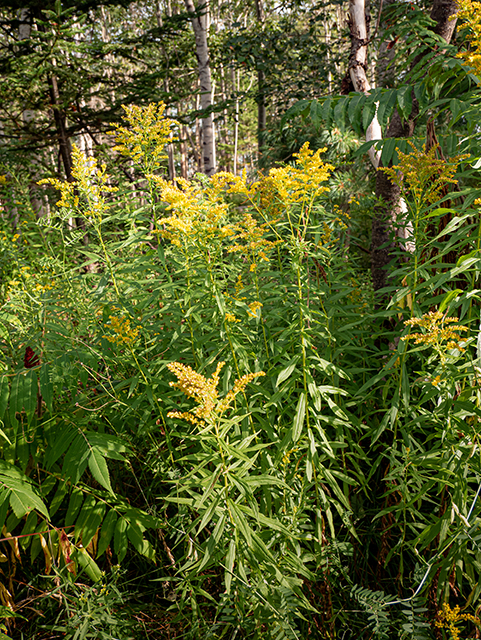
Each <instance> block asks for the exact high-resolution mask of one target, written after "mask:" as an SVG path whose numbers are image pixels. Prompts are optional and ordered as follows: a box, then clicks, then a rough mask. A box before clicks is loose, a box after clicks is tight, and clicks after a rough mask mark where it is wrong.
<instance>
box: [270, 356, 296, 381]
mask: <svg viewBox="0 0 481 640" xmlns="http://www.w3.org/2000/svg"><path fill="white" fill-rule="evenodd" d="M298 361H299V356H295V357H294V358H292V360H291V361H290V362H289V364H288V365H287V367H285V368H284V369H282V371H281V372H280V373H279V375H278V376H277V380H276V387H278V386H279V385H280V384H281V383H282V382H284V380H287V378H289V376H290V375H291V374H292V372H293V371H294V369H295V368H296V364H297V363H298Z"/></svg>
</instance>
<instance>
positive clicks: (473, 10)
mask: <svg viewBox="0 0 481 640" xmlns="http://www.w3.org/2000/svg"><path fill="white" fill-rule="evenodd" d="M457 6H458V13H457V18H458V24H459V27H460V28H461V29H466V31H467V33H466V40H467V42H468V43H469V49H468V50H467V51H461V52H460V53H458V58H463V60H464V63H465V64H467V65H469V66H470V67H473V69H474V70H475V72H476V74H477V75H478V76H480V75H481V2H478V1H477V0H458V2H457Z"/></svg>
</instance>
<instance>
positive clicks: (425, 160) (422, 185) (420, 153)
mask: <svg viewBox="0 0 481 640" xmlns="http://www.w3.org/2000/svg"><path fill="white" fill-rule="evenodd" d="M408 142H409V144H410V146H411V147H412V149H413V150H412V151H411V153H402V151H399V152H398V156H399V164H398V165H396V166H393V167H384V168H382V169H381V171H384V172H385V173H387V174H388V176H389V178H390V180H392V182H393V183H394V184H397V185H398V186H399V187H401V186H403V183H404V184H405V185H406V186H407V188H408V190H409V191H410V192H411V193H412V195H413V197H414V200H415V201H416V203H418V204H420V203H421V201H425V202H428V203H433V202H436V200H438V199H439V196H440V192H441V190H442V189H443V187H445V186H446V184H450V183H451V184H457V182H458V181H457V180H455V179H454V178H453V176H454V174H455V173H456V170H457V168H458V164H459V163H460V162H461V160H463V159H464V158H466V157H467V156H466V155H458V156H454V157H453V158H450V160H449V162H446V161H445V160H444V159H442V158H438V157H436V151H437V148H438V145H434V146H433V147H431V149H430V150H429V151H428V152H426V146H425V145H423V148H422V150H419V149H417V148H416V147H415V146H414V144H413V143H412V142H411V141H408Z"/></svg>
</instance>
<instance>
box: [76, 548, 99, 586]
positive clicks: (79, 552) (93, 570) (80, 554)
mask: <svg viewBox="0 0 481 640" xmlns="http://www.w3.org/2000/svg"><path fill="white" fill-rule="evenodd" d="M72 558H73V559H74V560H77V562H78V563H79V565H80V566H81V567H82V569H83V570H84V571H85V573H86V574H87V575H88V577H89V578H90V579H91V580H93V581H94V582H98V581H99V580H100V579H101V578H102V571H101V570H100V567H99V566H98V564H97V563H96V562H95V560H93V559H92V558H91V557H90V555H89V554H88V552H87V550H86V549H84V548H83V547H81V548H80V549H78V548H75V549H74V550H73V552H72Z"/></svg>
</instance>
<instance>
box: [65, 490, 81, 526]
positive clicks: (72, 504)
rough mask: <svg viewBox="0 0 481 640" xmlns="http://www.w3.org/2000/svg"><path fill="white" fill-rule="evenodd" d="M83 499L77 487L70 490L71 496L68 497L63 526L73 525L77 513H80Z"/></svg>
mask: <svg viewBox="0 0 481 640" xmlns="http://www.w3.org/2000/svg"><path fill="white" fill-rule="evenodd" d="M83 499H84V494H83V492H82V491H81V490H80V489H78V488H77V487H74V489H73V490H72V495H71V496H70V501H69V505H68V509H67V515H66V516H65V525H66V526H67V527H68V526H70V525H72V524H74V523H75V519H76V518H77V515H78V512H79V511H80V507H81V506H82V502H83Z"/></svg>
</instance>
